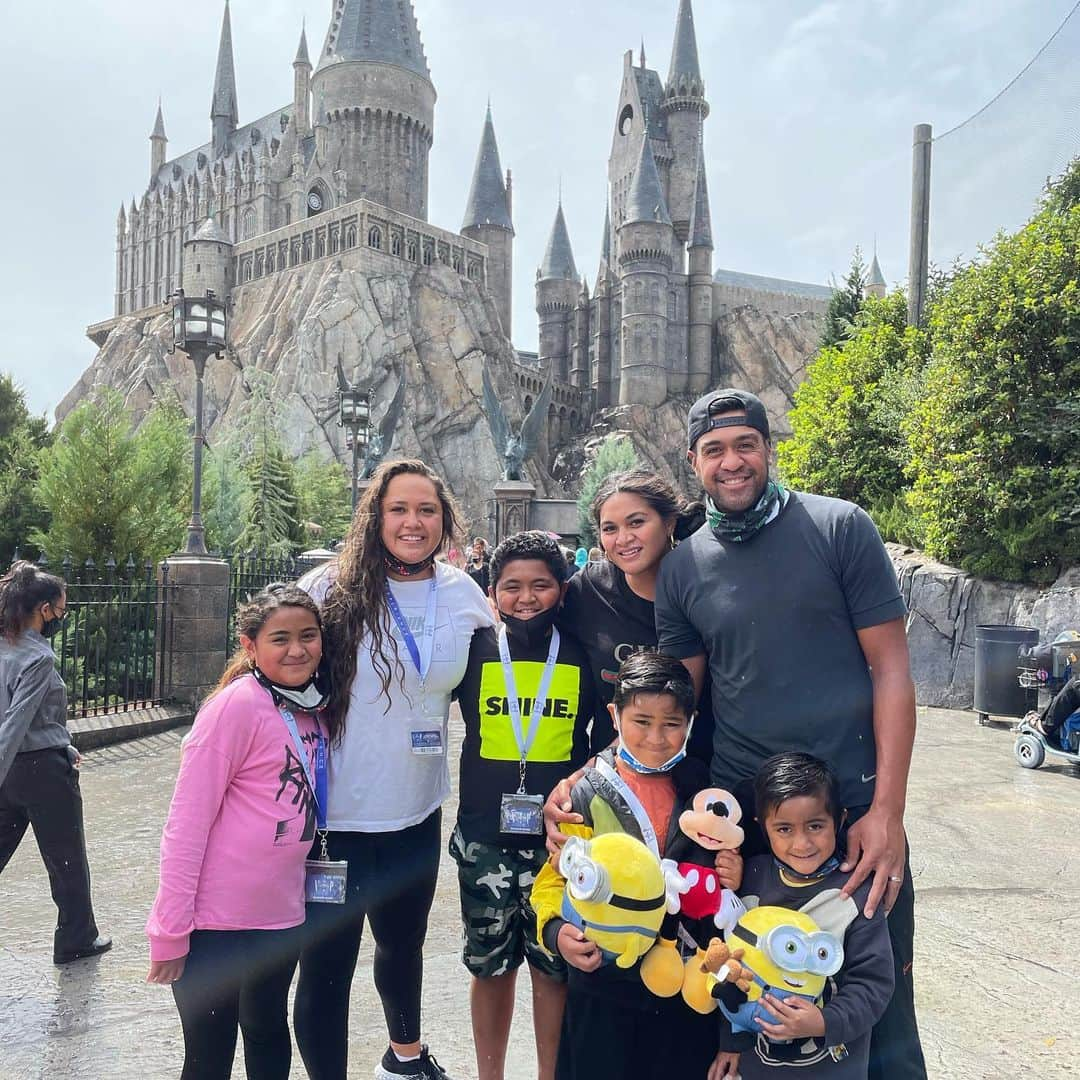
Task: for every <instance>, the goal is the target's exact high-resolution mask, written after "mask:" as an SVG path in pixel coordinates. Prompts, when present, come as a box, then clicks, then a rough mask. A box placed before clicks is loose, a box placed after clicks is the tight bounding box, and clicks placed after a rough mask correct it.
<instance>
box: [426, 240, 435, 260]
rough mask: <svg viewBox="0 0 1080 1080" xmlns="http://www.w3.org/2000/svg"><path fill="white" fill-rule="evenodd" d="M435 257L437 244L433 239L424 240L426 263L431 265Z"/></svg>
mask: <svg viewBox="0 0 1080 1080" xmlns="http://www.w3.org/2000/svg"><path fill="white" fill-rule="evenodd" d="M434 259H435V244H434V242H433V241H431V240H425V241H424V265H425V266H430V265H431V264H432V262H433V261H434Z"/></svg>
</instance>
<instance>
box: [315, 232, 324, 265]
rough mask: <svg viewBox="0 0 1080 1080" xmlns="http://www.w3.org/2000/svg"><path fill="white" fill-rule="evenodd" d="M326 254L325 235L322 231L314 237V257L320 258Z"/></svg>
mask: <svg viewBox="0 0 1080 1080" xmlns="http://www.w3.org/2000/svg"><path fill="white" fill-rule="evenodd" d="M325 254H326V236H325V235H324V234H323V233H319V235H318V236H316V237H315V258H316V259H321V258H322V257H323V256H324V255H325Z"/></svg>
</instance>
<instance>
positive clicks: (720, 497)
mask: <svg viewBox="0 0 1080 1080" xmlns="http://www.w3.org/2000/svg"><path fill="white" fill-rule="evenodd" d="M688 444H689V449H688V451H687V458H688V460H689V461H690V464H691V466H692V468H693V469H694V472H695V473H696V474H697V476H698V479H699V480H700V481H701V485H702V487H703V488H704V489H705V493H706V496H707V507H708V520H707V522H706V524H705V525H704V526H702V528H701V529H700V530H699V531H698V532H697V533H695V534H694V535H693V536H692V537H691V538H690V539H689V540H687V541H685V542H684V543H682V544H680V545H679V547H678V548H677V549H676V550H675V551H673V552H671V553H670V554H669V555H668V556H667V557H666V558H665V559H664V560H663V562H662V563H661V568H660V577H659V581H658V583H657V592H656V624H657V630H658V633H659V639H660V648H661V649H662V650H663V651H664V652H666V653H669V654H670V655H673V656H678V657H680V658H681V659H682V660H683V662H684V663H685V664H686V666H687V668H688V669H689V670H690V672H691V674H692V675H693V677H694V681H695V683H696V685H697V687H698V690H699V692H700V690H701V687H702V685H703V683H704V677H705V672H706V669H708V671H709V673H710V675H711V685H712V706H713V714H714V716H715V717H716V728H715V741H714V751H713V759H712V780H713V782H714V783H715V784H717V785H718V786H720V787H725V788H728V789H729V790H733V791H735V792H736V793H737V794H738V795H739V796H740V801H741V802H742V805H743V806H744V807H749V806H750V805H752V794H751V788H750V781H751V779H752V778H753V776H754V773H755V772H756V771H757V769H758V767H759V766H760V765H761V763H762V762H763V761H764V760H765V759H766V758H768V757H769V756H771V755H772V754H774V753H778V752H780V751H784V750H802V751H805V752H807V753H811V754H814V755H815V756H817V757H820V758H824V759H825V760H826V761H828V762H829V763H830V764H831V765H832V766H833V768H834V769H835V771H836V773H837V776H838V778H839V781H840V795H841V802H842V805H843V806H844V807H845V808H846V809H847V812H848V819H847V820H848V824H849V827H848V830H847V838H846V852H847V856H846V857H847V862H846V863H845V864H844V868H845V869H851V868H854V872H853V873H852V875H851V879H850V881H849V882H848V885H847V886H846V887H845V892H851V891H854V890H855V888H857V887H858V885H859V884H861V883H862V882H863V881H864V880H865V879H866V878H867V877H869V876H870V875H873V879H874V880H873V886H872V888H871V891H870V896H869V900H868V903H867V914H868V915H870V914H872V913H873V911H874V910H876V908H877V907H878V906H879V905H880V904H882V903H884V906H885V908H886V910H889V911H890V917H889V932H890V936H891V938H892V943H893V953H894V958H895V966H896V993H895V995H894V997H893V1000H892V1003H891V1004H890V1006H889V1009H888V1011H887V1012H886V1014H885V1016H884V1017H883V1018H882V1020H881V1022H880V1024H879V1025H878V1026H877V1027H876V1028H875V1029H874V1036H873V1040H872V1044H871V1062H870V1073H869V1075H870V1077H871V1078H873V1080H885V1078H888V1080H904V1078H907V1077H912V1078H916V1077H917V1078H920V1080H925V1077H926V1066H925V1063H924V1061H923V1055H922V1049H921V1047H920V1044H919V1034H918V1027H917V1024H916V1019H915V1004H914V995H913V985H912V974H911V967H912V952H913V943H912V939H913V937H914V889H913V886H912V882H911V872H910V868H909V867H908V864H907V853H906V846H907V845H906V838H905V834H904V806H905V799H906V792H907V779H908V769H909V766H910V763H911V748H912V743H913V741H914V737H915V690H914V685H913V683H912V679H911V670H910V664H909V659H908V649H907V637H906V634H905V628H904V617H905V615H906V611H905V607H904V602H903V599H902V598H901V596H900V591H899V588H898V587H897V581H896V574H895V572H894V570H893V567H892V564H891V562H890V561H889V557H888V554H887V553H886V551H885V548H884V545H883V544H882V542H881V538H880V536H879V535H878V532H877V529H876V528H875V527H874V523H873V522H872V521H871V520H870V517H869V516H868V515H867V514H866V513H864V512H863V511H862V510H861V509H859V507H857V506H855V505H854V504H853V503H849V502H844V501H842V500H840V499H830V498H825V497H823V496H819V495H811V494H807V493H804V492H799V491H789V490H787V489H786V488H784V487H783V486H782V485H781V484H779V483H777V481H775V480H773V479H772V478H771V477H770V475H769V463H770V458H771V453H772V445H771V438H770V432H769V418H768V414H767V413H766V411H765V407H764V405H763V404H762V403H761V401H760V400H759V399H758V398H757V397H755V396H754V395H753V394H750V393H747V392H746V391H743V390H735V389H725V390H716V391H714V392H712V393H710V394H706V395H705V396H704V397H702V398H701V399H699V400H698V401H696V402H695V403H694V406H693V407H692V408H691V410H690V416H689V422H688ZM750 816H751V815H749V814H747V817H750ZM747 839H748V843H749V842H750V839H751V838H750V834H749V833H748V837H747ZM762 850H764V848H763V849H762ZM754 853H755V852H754V851H749V852H748V854H754Z"/></svg>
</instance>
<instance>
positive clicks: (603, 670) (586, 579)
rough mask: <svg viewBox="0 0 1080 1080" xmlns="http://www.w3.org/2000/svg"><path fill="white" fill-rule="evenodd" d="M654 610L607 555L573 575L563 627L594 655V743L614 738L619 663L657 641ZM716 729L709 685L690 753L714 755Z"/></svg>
mask: <svg viewBox="0 0 1080 1080" xmlns="http://www.w3.org/2000/svg"><path fill="white" fill-rule="evenodd" d="M654 611H655V605H654V604H653V602H652V601H651V600H646V599H644V598H643V597H640V596H638V594H637V593H636V592H634V590H633V589H631V588H630V586H629V585H628V584H627V583H626V575H625V574H624V573H623V572H622V571H621V570H620V569H619V568H618V567H617V566H615V565H614V564H613V563H610V562H608V561H607V560H606V559H605V560H604V561H603V562H591V563H588V564H587V565H586V566H585V568H584V569H583V570H582V571H581V573H580V574H575V575H574V576H573V577H572V578H571V579H570V586H569V588H568V589H567V590H566V601H565V602H564V604H563V607H562V611H560V612H559V628H560V629H561V630H562V631H563V633H570V634H574V635H576V636H577V638H578V640H579V641H580V642H581V645H582V647H583V648H584V650H585V653H586V655H587V656H588V658H589V668H590V670H591V671H592V677H593V684H594V685H595V687H596V719H595V720H594V722H593V739H592V741H593V746H594V747H598V748H599V747H603V746H607V745H609V744H610V742H611V741H612V740H613V739H614V738H615V727H614V725H613V724H612V722H611V716H610V714H609V713H608V711H607V707H608V705H610V704H611V699H612V696H613V695H614V693H615V676H616V675H617V674H618V671H619V665H620V664H621V663H622V662H623V660H625V659H626V658H627V657H628V656H630V655H631V654H632V653H634V652H637V651H639V650H641V649H655V648H656V647H657V634H656V622H655V615H654ZM712 730H713V723H712V711H711V708H710V700H709V692H708V688H707V687H706V689H705V691H704V692H703V693H702V695H701V702H700V703H699V712H698V717H697V719H696V720H695V721H694V730H693V732H692V734H691V736H690V747H689V752H690V754H691V755H693V756H694V757H697V758H699V759H700V760H702V761H705V762H707V761H708V760H709V759H710V757H711V756H712V742H713V736H712ZM605 732H606V740H605Z"/></svg>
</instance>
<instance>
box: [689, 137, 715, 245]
mask: <svg viewBox="0 0 1080 1080" xmlns="http://www.w3.org/2000/svg"><path fill="white" fill-rule="evenodd" d="M689 246H690V247H692V248H695V247H703V248H708V249H709V250H710V251H711V250H712V246H713V235H712V211H711V210H710V209H709V182H708V180H707V178H706V176H705V140H704V138H699V139H698V163H697V180H696V181H695V182H694V203H693V206H692V207H691V209H690V244H689Z"/></svg>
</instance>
